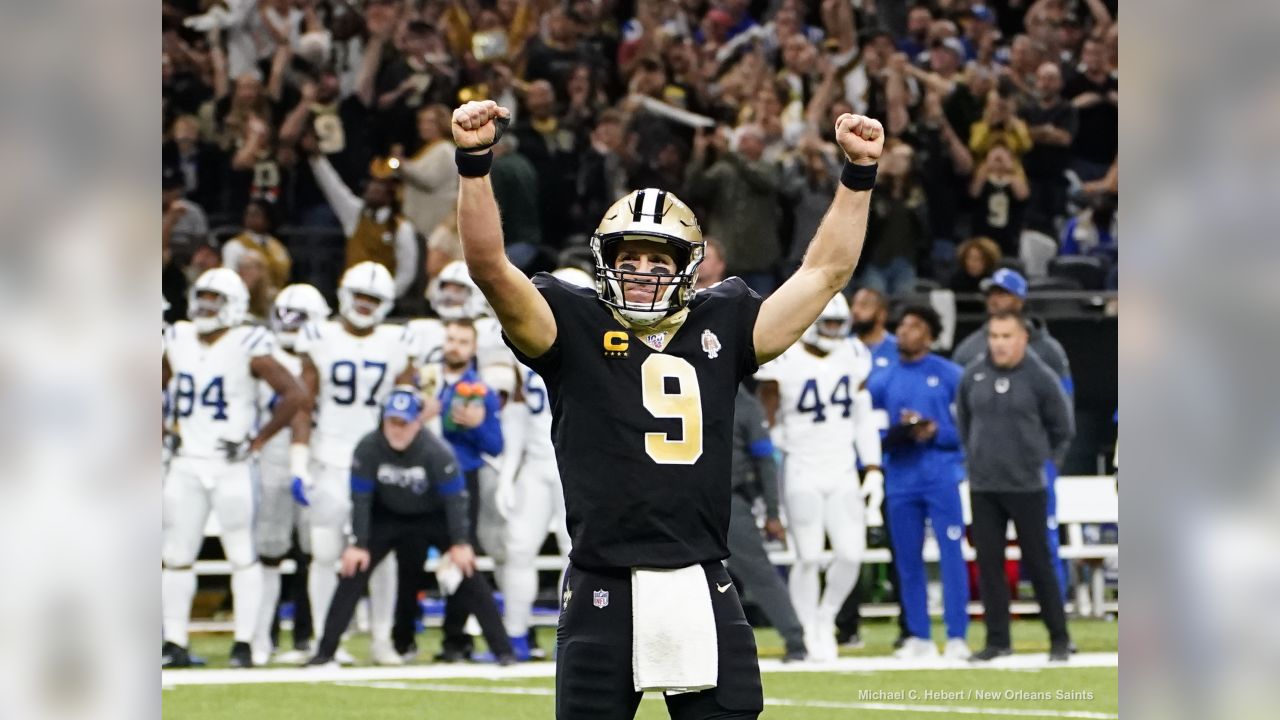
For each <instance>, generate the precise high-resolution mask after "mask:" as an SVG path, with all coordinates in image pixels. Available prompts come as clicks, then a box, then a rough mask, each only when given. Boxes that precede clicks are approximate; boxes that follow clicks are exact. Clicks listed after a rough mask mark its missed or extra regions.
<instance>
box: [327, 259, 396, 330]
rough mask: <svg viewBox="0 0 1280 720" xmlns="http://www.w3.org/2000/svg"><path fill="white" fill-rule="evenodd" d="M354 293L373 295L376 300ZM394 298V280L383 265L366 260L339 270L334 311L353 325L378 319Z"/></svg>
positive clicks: (366, 325)
mask: <svg viewBox="0 0 1280 720" xmlns="http://www.w3.org/2000/svg"><path fill="white" fill-rule="evenodd" d="M357 295H366V296H369V297H372V298H375V299H376V300H377V304H376V305H375V304H373V303H372V302H369V301H367V300H364V299H362V298H358V297H356V296H357ZM395 302H396V281H395V280H393V279H392V278H391V271H390V270H387V267H386V266H385V265H381V264H379V263H376V262H373V261H371V260H366V261H364V262H362V263H356V264H355V265H352V266H351V267H350V268H348V269H347V271H346V272H345V273H343V274H342V282H341V283H340V284H339V285H338V314H340V315H342V317H343V319H344V320H346V321H347V322H349V323H351V324H352V325H354V326H355V327H358V328H370V327H373V326H374V325H377V324H378V323H380V322H382V321H383V320H384V319H385V318H386V317H387V313H389V312H391V306H392V305H394V304H395Z"/></svg>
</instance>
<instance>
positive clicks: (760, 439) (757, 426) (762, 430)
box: [739, 393, 773, 458]
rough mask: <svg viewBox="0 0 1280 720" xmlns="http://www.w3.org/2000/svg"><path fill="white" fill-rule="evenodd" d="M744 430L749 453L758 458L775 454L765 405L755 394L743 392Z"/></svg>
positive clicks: (742, 421) (742, 419) (742, 420)
mask: <svg viewBox="0 0 1280 720" xmlns="http://www.w3.org/2000/svg"><path fill="white" fill-rule="evenodd" d="M739 407H740V408H741V410H742V417H741V418H740V419H739V422H741V423H742V432H743V434H744V436H745V439H746V445H747V454H749V455H750V456H751V457H754V458H758V457H764V456H765V455H772V454H773V440H772V438H770V436H769V422H768V421H767V420H765V417H764V406H763V405H761V404H760V401H759V400H757V399H756V398H755V396H754V395H751V394H749V393H743V403H742V405H741V406H739Z"/></svg>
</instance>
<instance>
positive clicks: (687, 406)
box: [640, 354, 702, 465]
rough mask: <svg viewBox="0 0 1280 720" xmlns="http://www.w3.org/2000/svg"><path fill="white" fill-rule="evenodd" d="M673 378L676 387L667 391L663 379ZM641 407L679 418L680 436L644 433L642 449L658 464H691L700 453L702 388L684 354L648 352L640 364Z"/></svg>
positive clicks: (653, 413) (700, 455)
mask: <svg viewBox="0 0 1280 720" xmlns="http://www.w3.org/2000/svg"><path fill="white" fill-rule="evenodd" d="M667 378H674V379H675V380H676V382H677V383H678V384H679V389H678V390H677V391H676V392H674V393H668V392H667V391H666V387H665V386H666V379H667ZM640 380H641V383H642V388H643V389H642V393H643V400H644V409H645V410H648V411H649V412H650V413H651V414H652V415H653V416H654V417H656V418H675V419H678V420H679V421H680V439H679V440H672V439H671V436H670V435H668V434H667V433H658V432H652V433H645V434H644V449H645V452H647V453H649V457H651V458H653V461H654V462H656V463H659V464H661V465H692V464H694V463H696V462H697V461H698V458H700V457H702V391H701V390H700V389H699V387H698V374H697V372H695V371H694V369H693V366H692V365H690V364H689V362H688V361H687V360H685V359H683V358H678V357H675V356H674V355H659V354H655V355H650V356H649V357H648V359H646V360H645V361H644V364H642V365H641V366H640Z"/></svg>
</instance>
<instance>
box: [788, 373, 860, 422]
mask: <svg viewBox="0 0 1280 720" xmlns="http://www.w3.org/2000/svg"><path fill="white" fill-rule="evenodd" d="M828 404H831V405H841V406H843V407H844V409H843V410H842V411H841V413H840V417H842V418H847V417H849V414H850V412H852V408H853V393H852V392H850V390H849V376H848V375H845V376H844V377H841V378H840V379H839V380H837V381H836V386H835V387H834V388H832V390H831V396H830V397H829V398H827V402H826V403H824V402H822V395H821V394H820V393H819V392H818V381H817V380H812V379H811V380H806V381H805V383H804V387H803V388H801V390H800V398H799V399H798V400H797V401H796V412H801V413H813V421H814V422H815V423H821V422H826V421H827V413H826V409H827V405H828Z"/></svg>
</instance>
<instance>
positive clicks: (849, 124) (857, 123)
mask: <svg viewBox="0 0 1280 720" xmlns="http://www.w3.org/2000/svg"><path fill="white" fill-rule="evenodd" d="M455 117H456V116H455ZM454 133H455V134H456V133H457V131H456V130H455V131H454ZM836 142H837V143H839V144H840V148H841V149H842V150H844V154H845V156H846V157H848V158H849V162H851V163H853V164H855V165H875V164H876V162H877V161H879V160H880V153H882V152H884V127H883V126H881V125H880V121H879V120H873V119H871V118H869V117H866V116H863V115H852V114H850V113H845V114H843V115H841V116H840V117H838V118H836Z"/></svg>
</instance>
